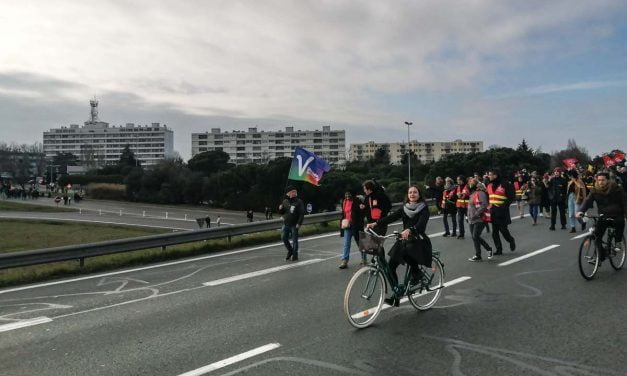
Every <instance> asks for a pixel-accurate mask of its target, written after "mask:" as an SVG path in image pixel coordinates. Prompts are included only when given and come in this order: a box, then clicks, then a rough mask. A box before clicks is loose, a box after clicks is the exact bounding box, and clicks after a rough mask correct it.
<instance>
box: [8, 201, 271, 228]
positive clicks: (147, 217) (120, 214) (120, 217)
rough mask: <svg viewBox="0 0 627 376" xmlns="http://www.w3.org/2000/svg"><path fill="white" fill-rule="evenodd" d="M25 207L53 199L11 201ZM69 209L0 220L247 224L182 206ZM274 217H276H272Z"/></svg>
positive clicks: (104, 204)
mask: <svg viewBox="0 0 627 376" xmlns="http://www.w3.org/2000/svg"><path fill="white" fill-rule="evenodd" d="M15 202H24V203H28V204H35V205H43V206H57V204H56V203H55V202H54V200H53V199H50V198H40V199H37V200H25V201H15ZM59 206H60V207H65V208H67V207H69V208H74V209H77V210H78V211H77V212H59V213H34V212H33V213H22V212H6V211H5V212H0V218H46V219H50V220H63V221H69V220H73V221H84V222H103V223H117V224H124V225H131V226H147V227H156V228H167V229H172V230H194V229H198V228H199V227H198V224H197V223H196V218H205V217H206V216H207V215H209V217H210V218H211V223H212V226H216V219H217V218H218V216H220V221H221V224H222V225H227V226H228V225H232V224H237V223H245V222H247V218H246V213H245V212H242V211H234V210H222V209H215V208H202V207H197V206H185V205H156V204H141V203H133V202H123V201H108V200H82V201H81V202H80V203H78V204H77V203H74V202H73V203H72V204H71V205H70V206H64V205H63V204H62V203H61V205H59ZM275 214H276V213H275ZM253 220H254V221H260V220H265V215H264V214H263V213H254V215H253Z"/></svg>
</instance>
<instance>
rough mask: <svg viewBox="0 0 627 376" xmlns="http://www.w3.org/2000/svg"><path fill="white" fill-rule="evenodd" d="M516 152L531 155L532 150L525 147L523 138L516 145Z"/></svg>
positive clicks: (525, 142)
mask: <svg viewBox="0 0 627 376" xmlns="http://www.w3.org/2000/svg"><path fill="white" fill-rule="evenodd" d="M516 151H519V152H523V153H533V149H532V148H530V147H529V145H527V141H525V139H524V138H523V139H522V142H521V143H520V144H518V147H517V148H516Z"/></svg>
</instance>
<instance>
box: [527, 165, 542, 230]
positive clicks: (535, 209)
mask: <svg viewBox="0 0 627 376" xmlns="http://www.w3.org/2000/svg"><path fill="white" fill-rule="evenodd" d="M543 187H544V185H543V184H542V183H538V178H537V177H535V176H531V179H530V180H529V183H528V184H527V197H528V200H527V203H528V204H529V215H530V216H531V223H532V224H533V225H534V226H535V225H537V224H538V213H539V210H540V204H541V203H542V192H543V191H544V188H543Z"/></svg>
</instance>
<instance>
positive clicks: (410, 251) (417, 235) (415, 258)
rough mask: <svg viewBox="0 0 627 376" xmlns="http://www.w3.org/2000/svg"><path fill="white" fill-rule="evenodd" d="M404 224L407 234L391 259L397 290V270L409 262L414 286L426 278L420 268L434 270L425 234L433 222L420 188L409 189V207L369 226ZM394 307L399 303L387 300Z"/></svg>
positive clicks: (399, 209) (394, 250) (403, 233)
mask: <svg viewBox="0 0 627 376" xmlns="http://www.w3.org/2000/svg"><path fill="white" fill-rule="evenodd" d="M401 218H402V220H403V232H401V234H400V235H401V239H402V240H403V241H398V242H396V244H394V246H393V247H392V249H390V252H389V253H388V255H389V256H390V260H389V262H388V266H389V268H390V271H391V272H392V278H393V279H394V280H393V283H394V286H396V285H398V278H397V276H396V268H397V267H398V266H399V265H400V264H404V263H405V262H406V263H407V264H409V265H410V266H411V269H410V270H411V273H412V274H411V277H412V278H411V283H412V284H416V283H418V282H419V281H420V278H421V277H422V275H421V272H420V269H419V268H418V265H426V266H428V267H431V241H430V240H429V237H428V236H427V234H426V233H425V231H426V228H427V222H429V208H428V207H427V203H426V202H425V200H424V198H423V197H422V196H421V195H420V192H419V191H418V188H416V187H415V186H411V187H409V189H408V190H407V199H406V200H405V204H404V205H403V206H401V207H400V208H398V210H396V211H395V212H393V213H391V214H390V215H388V216H387V217H383V218H381V219H379V220H377V221H376V222H373V223H369V224H367V225H366V227H368V228H373V227H376V226H383V225H389V224H390V223H392V222H394V221H397V220H399V219H401ZM386 303H388V304H389V303H392V304H390V305H395V306H398V299H393V300H390V301H387V300H386Z"/></svg>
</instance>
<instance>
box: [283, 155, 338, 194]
mask: <svg viewBox="0 0 627 376" xmlns="http://www.w3.org/2000/svg"><path fill="white" fill-rule="evenodd" d="M330 170H331V166H330V165H329V163H327V161H325V160H324V159H322V158H320V157H318V156H317V155H315V154H314V153H312V152H310V151H307V150H305V149H303V148H301V147H300V146H297V147H296V149H294V158H293V159H292V167H291V168H290V174H289V175H288V177H287V178H288V179H290V180H299V181H306V182H307V183H311V184H313V185H320V179H322V175H324V173H325V172H329V171H330Z"/></svg>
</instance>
